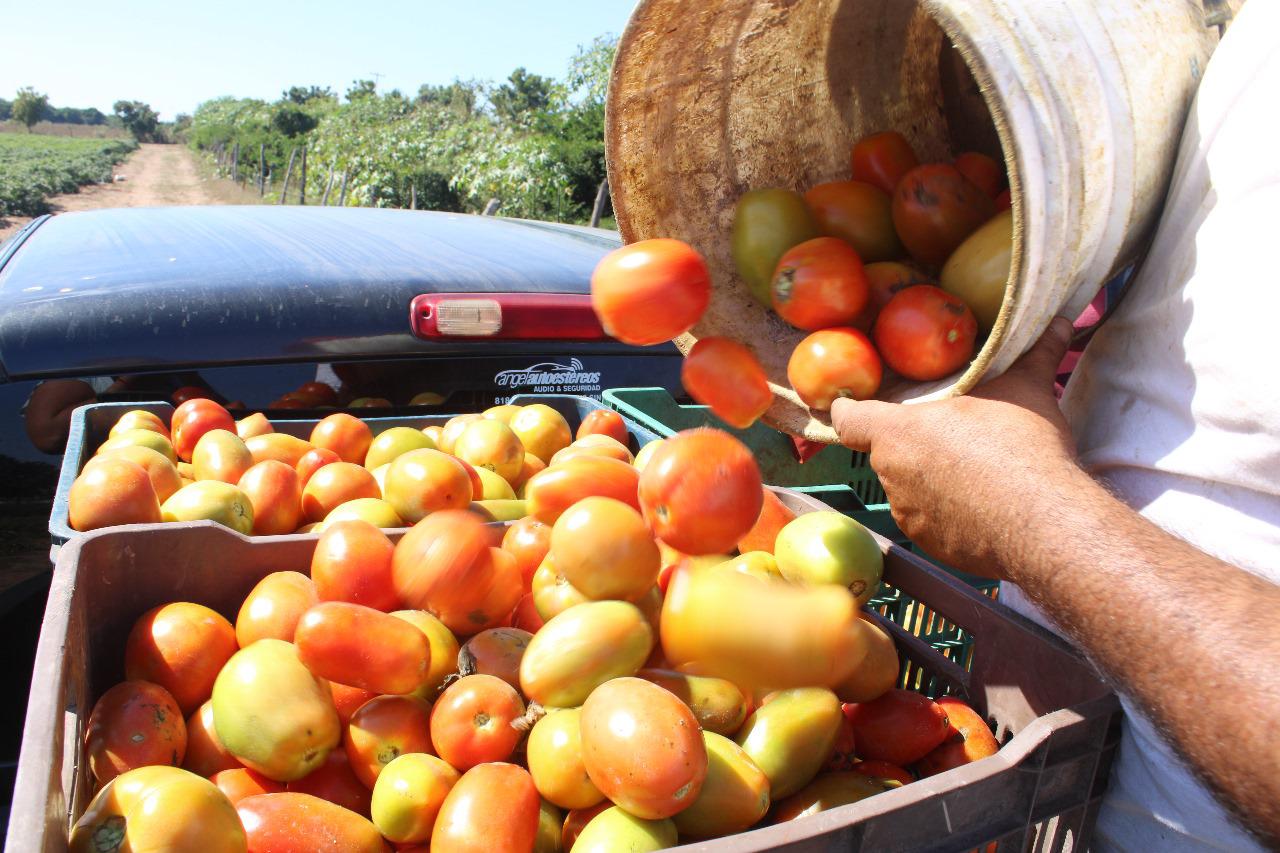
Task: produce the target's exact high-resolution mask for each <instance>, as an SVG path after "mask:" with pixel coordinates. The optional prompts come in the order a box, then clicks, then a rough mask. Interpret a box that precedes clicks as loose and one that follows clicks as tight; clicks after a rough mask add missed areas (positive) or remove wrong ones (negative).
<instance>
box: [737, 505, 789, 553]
mask: <svg viewBox="0 0 1280 853" xmlns="http://www.w3.org/2000/svg"><path fill="white" fill-rule="evenodd" d="M762 497H763V498H764V503H763V504H761V506H760V515H759V517H757V518H756V523H755V524H753V525H752V526H751V529H750V530H748V531H747V534H746V535H745V536H743V537H742V538H741V539H740V540H738V552H739V553H742V554H748V553H750V552H752V551H767V552H769V553H770V554H772V553H773V544H774V542H776V541H777V539H778V532H779V531H781V530H782V528H784V527H786V526H787V525H788V524H790V523H791V522H792V521H793V520H794V519H795V517H796V513H795V511H794V510H792V509H791V508H789V507H788V506H787V505H786V504H784V503H783V502H782V500H781V498H779V497H778V496H777V495H775V494H774V493H773V491H772V490H771V489H765V490H764V494H763V496H762Z"/></svg>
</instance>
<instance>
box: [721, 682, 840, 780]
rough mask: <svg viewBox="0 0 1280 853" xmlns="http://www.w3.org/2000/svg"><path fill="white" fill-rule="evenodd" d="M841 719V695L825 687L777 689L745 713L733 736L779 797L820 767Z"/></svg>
mask: <svg viewBox="0 0 1280 853" xmlns="http://www.w3.org/2000/svg"><path fill="white" fill-rule="evenodd" d="M843 719H844V715H843V714H842V713H841V712H840V700H839V699H837V698H836V694H834V693H832V692H831V691H830V690H827V689H826V688H825V687H798V688H795V689H792V690H780V691H778V693H777V694H776V695H775V696H774V697H773V699H771V700H769V702H768V704H765V705H761V706H760V707H759V708H757V709H756V710H755V713H753V714H752V715H751V716H750V717H748V718H747V721H746V722H745V723H743V725H742V730H741V731H739V732H738V736H737V738H736V740H737V742H738V746H740V747H742V748H743V750H744V751H745V752H746V753H747V755H748V756H749V757H750V758H751V760H752V761H753V762H755V764H756V766H757V767H759V768H760V769H761V770H763V771H764V775H765V776H767V777H768V778H769V787H770V794H771V796H772V797H773V798H774V799H775V800H780V799H782V798H783V797H789V796H791V795H792V794H794V793H796V792H797V791H799V790H800V789H801V788H803V787H804V786H805V785H807V784H809V781H810V780H812V779H813V777H814V776H816V775H817V774H818V771H819V770H821V769H822V765H823V762H825V761H826V760H827V756H829V755H830V754H831V749H832V747H834V746H835V742H836V735H837V734H839V732H840V722H841V720H843Z"/></svg>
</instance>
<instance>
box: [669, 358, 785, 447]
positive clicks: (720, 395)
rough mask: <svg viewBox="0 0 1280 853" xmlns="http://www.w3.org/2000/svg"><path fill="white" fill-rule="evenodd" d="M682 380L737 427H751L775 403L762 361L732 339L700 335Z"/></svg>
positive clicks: (697, 397)
mask: <svg viewBox="0 0 1280 853" xmlns="http://www.w3.org/2000/svg"><path fill="white" fill-rule="evenodd" d="M680 379H681V381H682V382H683V383H684V389H685V390H686V391H688V392H689V396H690V397H692V398H693V399H694V400H696V401H698V402H699V403H701V404H702V405H704V406H707V407H708V408H710V409H711V411H712V412H714V413H715V415H716V417H718V418H720V420H722V421H724V422H725V423H727V424H728V425H729V426H731V427H735V428H737V429H746V428H747V427H749V426H751V425H752V424H753V423H755V422H756V421H757V420H759V418H760V416H761V415H763V414H764V413H765V412H766V411H767V410H768V408H769V406H770V404H771V403H773V392H772V391H770V390H769V380H768V379H766V378H765V375H764V368H762V367H761V366H760V362H759V361H757V360H756V357H755V355H754V354H753V353H752V352H751V350H749V349H747V348H746V347H745V346H743V345H742V344H740V343H738V342H737V341H732V340H730V339H728V338H700V339H699V340H698V342H697V343H696V344H694V345H693V349H691V350H689V354H688V355H687V356H685V359H684V365H683V366H682V367H681V369H680Z"/></svg>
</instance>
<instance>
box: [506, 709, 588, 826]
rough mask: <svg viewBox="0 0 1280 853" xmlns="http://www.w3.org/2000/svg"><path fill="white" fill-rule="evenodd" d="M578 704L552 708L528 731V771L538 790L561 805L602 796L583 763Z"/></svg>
mask: <svg viewBox="0 0 1280 853" xmlns="http://www.w3.org/2000/svg"><path fill="white" fill-rule="evenodd" d="M581 717H582V709H581V708H559V709H553V710H552V711H550V712H549V713H548V714H547V715H546V716H545V717H543V718H542V719H540V720H538V722H537V723H536V724H535V725H534V727H533V729H532V730H531V731H530V732H529V742H528V743H527V744H526V747H525V749H526V752H527V754H528V758H529V773H530V775H531V776H533V784H534V785H536V786H537V788H538V793H539V794H541V795H542V796H544V797H546V798H547V799H548V800H550V801H551V802H553V803H555V804H556V805H557V806H560V807H561V808H564V809H585V808H590V807H591V806H594V805H595V804H596V803H599V802H601V801H603V800H604V794H602V793H600V789H599V788H597V787H596V786H595V785H594V784H593V783H592V781H591V779H590V778H589V777H588V776H587V771H586V768H585V767H584V766H583V764H582V733H581V727H580V720H581Z"/></svg>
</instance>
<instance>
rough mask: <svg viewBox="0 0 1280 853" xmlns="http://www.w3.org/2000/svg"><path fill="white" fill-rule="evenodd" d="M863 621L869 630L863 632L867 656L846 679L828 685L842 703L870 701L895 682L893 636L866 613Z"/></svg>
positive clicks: (896, 662)
mask: <svg viewBox="0 0 1280 853" xmlns="http://www.w3.org/2000/svg"><path fill="white" fill-rule="evenodd" d="M863 621H864V622H866V623H867V626H868V627H869V628H870V629H871V630H869V631H867V632H866V634H867V639H868V642H867V656H866V657H864V658H863V659H862V663H860V664H858V667H857V669H855V670H854V671H853V673H852V674H850V676H849V677H848V678H846V679H845V680H844V681H842V682H840V683H839V684H837V685H836V686H835V687H834V688H832V689H834V690H835V691H836V695H837V696H839V697H840V701H842V702H870V701H871V700H873V699H878V698H880V697H881V696H883V695H884V694H885V693H887V692H888V691H889V690H890V689H891V688H892V687H893V686H894V685H895V684H897V683H898V673H899V671H900V670H899V662H898V649H897V647H896V646H895V645H894V644H893V638H892V637H890V636H889V634H888V633H887V632H886V631H885V630H884V629H883V628H881V627H880V626H879V625H877V624H876V623H875V622H873V621H871V619H869V618H867V617H866V614H864V618H863Z"/></svg>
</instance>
